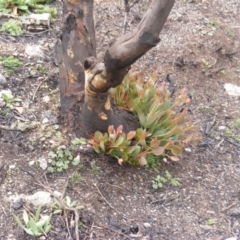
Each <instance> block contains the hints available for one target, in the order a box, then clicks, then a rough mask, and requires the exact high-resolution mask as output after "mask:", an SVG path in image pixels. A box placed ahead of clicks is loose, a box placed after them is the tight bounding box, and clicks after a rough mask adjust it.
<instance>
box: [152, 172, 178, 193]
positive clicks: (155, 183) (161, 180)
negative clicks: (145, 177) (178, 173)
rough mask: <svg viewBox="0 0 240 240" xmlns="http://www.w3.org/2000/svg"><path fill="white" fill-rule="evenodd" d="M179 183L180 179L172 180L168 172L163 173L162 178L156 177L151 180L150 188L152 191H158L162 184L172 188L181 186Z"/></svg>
mask: <svg viewBox="0 0 240 240" xmlns="http://www.w3.org/2000/svg"><path fill="white" fill-rule="evenodd" d="M180 181H181V179H180V178H173V177H172V175H171V174H170V173H169V172H168V171H165V175H164V177H162V176H160V175H157V176H156V177H155V178H154V179H153V180H152V187H153V188H154V189H158V188H162V187H163V185H164V184H167V185H170V186H173V187H178V186H180V185H181V183H180Z"/></svg>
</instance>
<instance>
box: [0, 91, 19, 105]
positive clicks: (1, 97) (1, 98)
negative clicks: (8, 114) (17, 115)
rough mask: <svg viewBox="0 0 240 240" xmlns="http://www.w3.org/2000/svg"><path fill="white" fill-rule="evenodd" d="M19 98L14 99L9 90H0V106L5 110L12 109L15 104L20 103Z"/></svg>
mask: <svg viewBox="0 0 240 240" xmlns="http://www.w3.org/2000/svg"><path fill="white" fill-rule="evenodd" d="M21 101H22V100H21V99H20V98H15V97H14V96H13V95H12V92H11V90H2V91H1V92H0V103H1V102H2V104H1V105H0V106H3V107H5V108H6V109H12V108H13V107H14V106H15V105H16V104H17V103H19V102H21Z"/></svg>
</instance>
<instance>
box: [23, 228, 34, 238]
mask: <svg viewBox="0 0 240 240" xmlns="http://www.w3.org/2000/svg"><path fill="white" fill-rule="evenodd" d="M24 231H25V232H26V233H27V234H29V235H31V236H33V237H35V236H36V235H35V234H34V232H33V230H32V229H29V228H24Z"/></svg>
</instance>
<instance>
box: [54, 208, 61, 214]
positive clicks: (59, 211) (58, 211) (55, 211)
mask: <svg viewBox="0 0 240 240" xmlns="http://www.w3.org/2000/svg"><path fill="white" fill-rule="evenodd" d="M62 211H63V210H62V209H57V210H54V212H53V214H58V213H61V212H62Z"/></svg>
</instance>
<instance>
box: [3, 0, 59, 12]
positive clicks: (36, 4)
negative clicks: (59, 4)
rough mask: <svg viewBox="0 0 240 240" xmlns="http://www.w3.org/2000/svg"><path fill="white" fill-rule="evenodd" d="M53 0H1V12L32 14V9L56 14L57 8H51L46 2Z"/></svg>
mask: <svg viewBox="0 0 240 240" xmlns="http://www.w3.org/2000/svg"><path fill="white" fill-rule="evenodd" d="M51 2H52V0H1V2H0V12H2V13H7V14H10V13H13V14H20V15H22V14H30V13H31V10H32V9H35V11H36V12H38V13H41V12H49V13H53V14H54V15H56V11H57V9H56V8H50V7H49V6H47V8H46V6H45V5H44V4H48V3H51Z"/></svg>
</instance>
